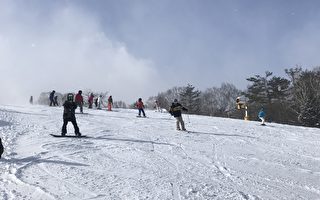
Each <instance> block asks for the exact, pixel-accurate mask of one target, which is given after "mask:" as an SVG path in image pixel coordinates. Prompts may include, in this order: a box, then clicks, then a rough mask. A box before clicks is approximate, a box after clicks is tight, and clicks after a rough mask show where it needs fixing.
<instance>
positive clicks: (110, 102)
mask: <svg viewBox="0 0 320 200" xmlns="http://www.w3.org/2000/svg"><path fill="white" fill-rule="evenodd" d="M112 105H113V100H112V96H109V98H108V111H111V106H112Z"/></svg>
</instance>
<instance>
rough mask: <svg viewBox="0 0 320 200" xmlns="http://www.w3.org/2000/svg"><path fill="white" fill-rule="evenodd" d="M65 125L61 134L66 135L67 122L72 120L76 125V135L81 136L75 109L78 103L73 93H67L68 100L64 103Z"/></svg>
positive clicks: (74, 125)
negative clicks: (74, 99)
mask: <svg viewBox="0 0 320 200" xmlns="http://www.w3.org/2000/svg"><path fill="white" fill-rule="evenodd" d="M63 108H64V110H63V125H62V130H61V135H62V136H65V135H66V134H67V124H68V122H71V123H72V124H73V127H74V133H75V134H76V136H81V133H80V131H79V127H78V125H77V121H76V116H75V110H76V109H77V104H76V103H75V102H74V101H73V94H72V93H69V94H68V95H67V100H66V101H65V102H64V103H63Z"/></svg>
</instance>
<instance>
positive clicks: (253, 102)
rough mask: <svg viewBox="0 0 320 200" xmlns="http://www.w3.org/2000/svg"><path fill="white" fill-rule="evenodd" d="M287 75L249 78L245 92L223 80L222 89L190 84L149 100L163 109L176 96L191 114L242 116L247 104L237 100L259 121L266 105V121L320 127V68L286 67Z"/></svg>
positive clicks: (266, 74) (266, 75) (249, 114)
mask: <svg viewBox="0 0 320 200" xmlns="http://www.w3.org/2000/svg"><path fill="white" fill-rule="evenodd" d="M285 73H286V75H287V78H283V77H278V76H274V75H273V73H272V72H269V71H267V72H265V74H264V75H254V76H252V77H249V78H247V81H249V85H248V87H247V89H246V90H245V91H241V90H239V89H237V88H236V87H235V86H234V85H232V84H229V83H223V84H222V85H221V87H220V88H217V87H212V88H208V89H206V90H205V91H199V90H196V89H195V87H194V86H192V85H190V84H188V85H187V86H185V87H174V88H172V89H169V90H167V91H166V92H161V93H159V94H158V95H157V96H154V97H151V98H149V100H148V102H147V103H148V105H152V104H154V102H155V101H158V103H159V104H160V105H161V106H162V107H163V108H169V107H170V105H171V103H172V102H173V100H174V99H178V100H179V101H180V102H181V104H182V105H184V106H185V107H187V108H188V109H189V112H188V113H190V114H198V115H208V116H216V117H228V118H237V119H241V118H244V116H245V109H244V108H245V107H244V106H243V107H242V108H241V109H238V108H237V104H236V99H237V97H240V101H241V102H242V103H244V104H245V105H246V106H247V111H248V116H249V120H258V117H257V114H258V112H259V110H260V109H261V108H262V107H263V108H264V110H265V112H266V120H267V121H269V122H276V123H282V124H291V125H302V126H309V127H319V124H320V68H319V67H316V68H314V69H313V70H303V69H302V68H301V67H299V66H296V67H295V68H290V69H286V70H285Z"/></svg>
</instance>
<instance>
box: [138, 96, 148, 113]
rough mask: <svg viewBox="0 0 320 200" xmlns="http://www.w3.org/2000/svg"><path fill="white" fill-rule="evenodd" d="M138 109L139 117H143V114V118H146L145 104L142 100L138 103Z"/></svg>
mask: <svg viewBox="0 0 320 200" xmlns="http://www.w3.org/2000/svg"><path fill="white" fill-rule="evenodd" d="M136 107H137V108H138V110H139V114H138V117H141V112H142V114H143V117H146V114H145V112H144V105H143V102H142V99H141V98H139V99H138V101H137V103H136Z"/></svg>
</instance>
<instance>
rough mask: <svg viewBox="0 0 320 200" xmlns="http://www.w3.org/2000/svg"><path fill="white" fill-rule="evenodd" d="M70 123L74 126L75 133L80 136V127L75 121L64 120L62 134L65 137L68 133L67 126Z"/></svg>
mask: <svg viewBox="0 0 320 200" xmlns="http://www.w3.org/2000/svg"><path fill="white" fill-rule="evenodd" d="M68 122H71V123H72V124H73V127H74V133H75V134H76V135H78V134H79V133H80V131H79V127H78V124H77V121H76V120H75V119H74V120H68V119H63V125H62V130H61V134H63V135H65V134H66V133H67V124H68Z"/></svg>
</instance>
